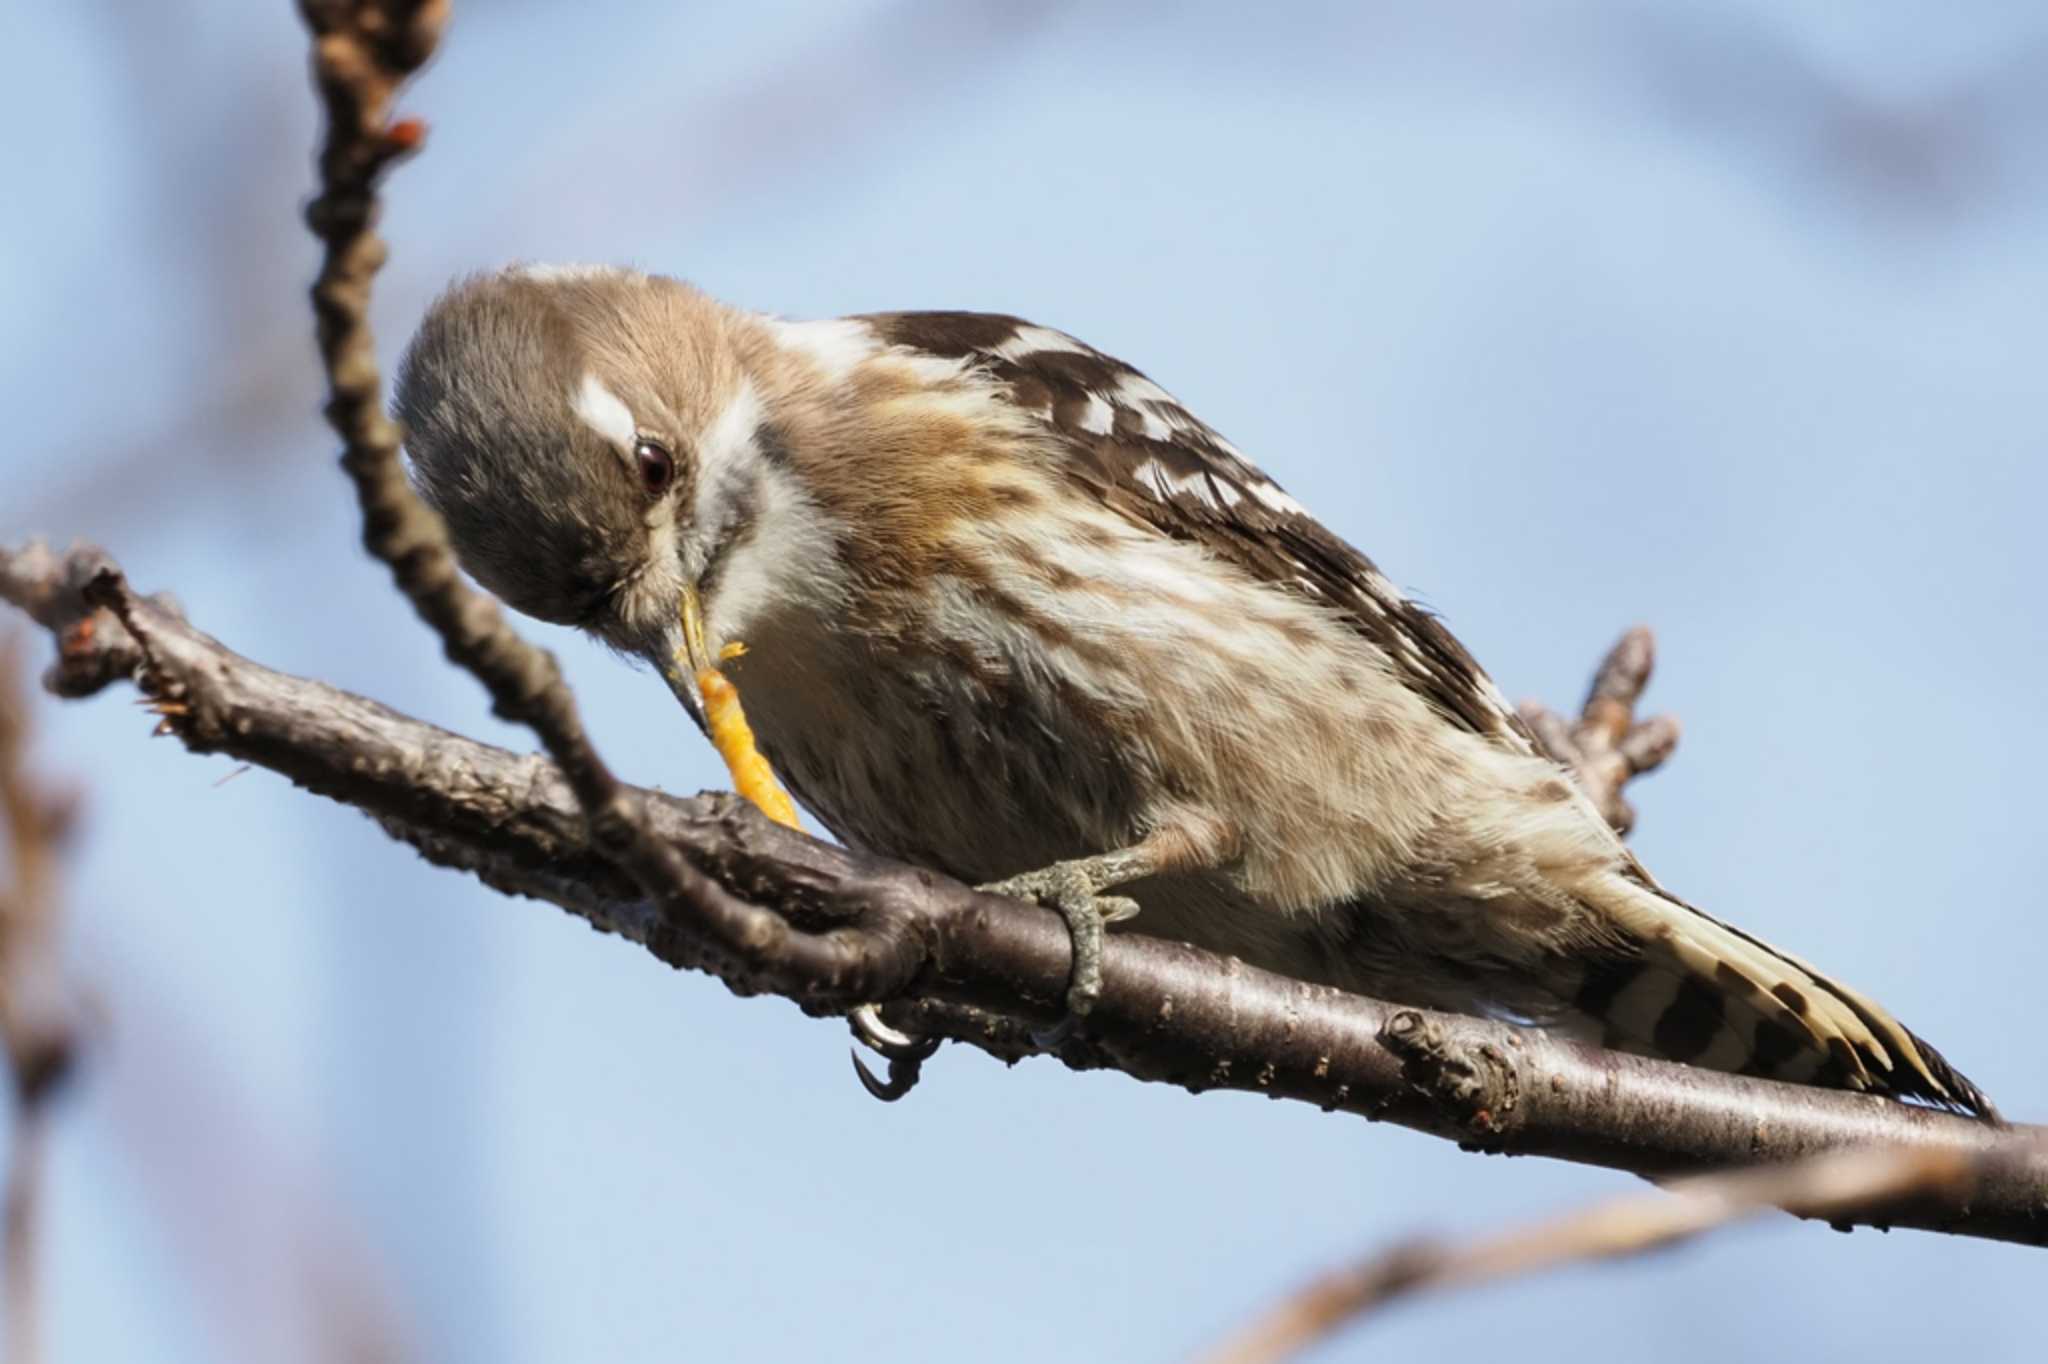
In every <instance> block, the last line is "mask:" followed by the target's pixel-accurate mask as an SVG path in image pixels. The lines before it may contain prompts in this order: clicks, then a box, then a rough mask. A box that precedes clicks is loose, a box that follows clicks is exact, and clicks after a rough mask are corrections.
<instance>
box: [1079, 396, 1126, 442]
mask: <svg viewBox="0 0 2048 1364" xmlns="http://www.w3.org/2000/svg"><path fill="white" fill-rule="evenodd" d="M1074 424H1075V425H1076V426H1078V427H1080V428H1081V429H1082V430H1083V431H1092V432H1094V433H1095V434H1096V435H1098V436H1106V435H1108V434H1109V432H1110V428H1112V427H1113V426H1115V425H1116V411H1115V410H1114V409H1113V408H1111V407H1110V405H1109V404H1108V403H1107V402H1106V401H1104V399H1103V397H1102V395H1101V394H1099V393H1091V394H1089V395H1088V405H1087V406H1086V407H1084V408H1082V409H1081V415H1080V416H1079V417H1078V418H1076V419H1075V422H1074Z"/></svg>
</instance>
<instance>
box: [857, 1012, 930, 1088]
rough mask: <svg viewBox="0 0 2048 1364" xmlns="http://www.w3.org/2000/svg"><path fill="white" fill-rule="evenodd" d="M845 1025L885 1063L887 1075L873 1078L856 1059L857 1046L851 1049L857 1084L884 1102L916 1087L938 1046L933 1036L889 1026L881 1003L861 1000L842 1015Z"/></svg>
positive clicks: (871, 1073)
mask: <svg viewBox="0 0 2048 1364" xmlns="http://www.w3.org/2000/svg"><path fill="white" fill-rule="evenodd" d="M846 1022H847V1026H848V1027H850V1028H852V1029H853V1035H854V1037H855V1038H857V1039H858V1040H859V1041H860V1043H861V1044H862V1045H863V1046H866V1047H867V1048H869V1049H870V1050H871V1051H874V1052H876V1053H877V1054H879V1055H880V1056H881V1057H883V1058H884V1059H885V1060H887V1061H888V1063H889V1078H888V1079H887V1080H881V1079H877V1078H876V1076H875V1073H874V1072H873V1071H871V1070H869V1069H868V1067H867V1063H866V1062H864V1061H862V1060H861V1059H860V1048H859V1047H856V1048H854V1049H853V1071H854V1074H856V1075H858V1076H859V1077H860V1086H861V1088H862V1089H865V1090H866V1091H867V1092H868V1093H869V1094H872V1095H873V1096H874V1097H875V1098H877V1099H880V1100H881V1101H882V1102H883V1103H885V1104H892V1103H895V1102H896V1101H897V1100H898V1099H900V1098H902V1097H903V1096H904V1095H906V1094H908V1093H909V1092H910V1091H911V1090H913V1089H915V1088H917V1081H918V1076H919V1074H920V1073H921V1072H922V1071H923V1069H924V1063H925V1062H926V1061H929V1060H931V1058H932V1054H933V1053H934V1052H936V1051H938V1049H939V1039H938V1038H936V1037H919V1036H917V1035H915V1034H913V1033H907V1032H904V1031H902V1030H901V1029H899V1028H892V1027H890V1026H889V1025H888V1024H887V1023H884V1022H883V1021H882V1010H881V1006H880V1005H877V1004H863V1005H861V1006H860V1007H859V1008H857V1009H855V1010H854V1011H853V1012H852V1013H850V1014H848V1015H847V1016H846Z"/></svg>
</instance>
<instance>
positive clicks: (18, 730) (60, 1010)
mask: <svg viewBox="0 0 2048 1364" xmlns="http://www.w3.org/2000/svg"><path fill="white" fill-rule="evenodd" d="M23 655H24V649H23V645H22V641H21V639H20V638H19V637H18V636H17V635H16V634H15V633H14V632H13V631H11V630H10V631H7V632H5V633H4V634H0V814H4V816H5V824H6V827H5V834H6V847H7V879H6V881H5V882H4V883H0V1045H4V1046H5V1048H6V1052H7V1061H8V1065H9V1067H10V1071H11V1074H12V1076H13V1081H14V1084H13V1097H14V1103H13V1113H14V1127H13V1136H12V1139H11V1141H10V1142H9V1146H8V1167H7V1182H6V1202H5V1213H4V1216H5V1247H4V1252H0V1278H4V1280H5V1284H6V1311H7V1355H6V1357H7V1359H8V1361H9V1364H34V1361H37V1360H40V1359H42V1358H43V1357H44V1353H43V1344H42V1319H43V1313H42V1299H41V1293H40V1288H39V1285H40V1279H41V1270H40V1264H41V1258H42V1256H41V1252H40V1250H39V1243H40V1241H41V1226H42V1221H43V1218H42V1213H41V1206H40V1205H41V1202H42V1186H43V1168H44V1165H45V1163H46V1147H47V1144H48V1140H49V1129H50V1104H51V1100H52V1098H53V1097H54V1096H55V1094H56V1093H57V1090H58V1087H59V1085H60V1084H61V1083H62V1082H63V1079H64V1077H65V1075H66V1074H67V1073H68V1072H69V1071H70V1069H71V1067H72V1064H73V1062H74V1060H75V1058H76V1055H77V1050H78V1045H79V1036H78V1032H79V1030H78V1008H77V1001H76V1000H75V999H74V997H73V995H72V992H71V987H70V982H69V979H68V977H67V975H66V973H65V968H64V964H63V960H62V954H61V950H60V943H61V937H60V933H59V925H58V917H57V916H58V899H59V892H58V887H57V857H58V853H59V851H60V849H61V847H62V845H63V842H64V838H65V835H66V833H67V832H68V830H69V829H70V827H71V825H72V822H73V819H74V816H75V813H76V800H75V798H74V797H72V796H70V795H65V794H59V793H58V792H57V791H55V790H54V789H52V788H50V787H49V786H47V785H45V784H44V783H41V782H39V781H37V780H36V779H35V777H34V776H33V775H32V774H31V773H30V771H29V763H28V739H29V701H28V686H27V681H26V678H25V676H24V674H25V671H26V669H25V666H24V665H25V659H24V657H23Z"/></svg>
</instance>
